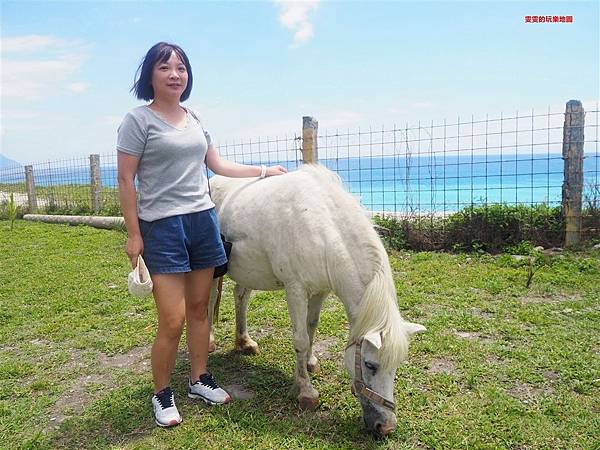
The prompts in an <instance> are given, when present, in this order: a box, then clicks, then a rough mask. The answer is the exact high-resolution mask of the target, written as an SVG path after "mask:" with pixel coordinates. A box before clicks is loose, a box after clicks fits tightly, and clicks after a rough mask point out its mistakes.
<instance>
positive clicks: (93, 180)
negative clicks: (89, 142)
mask: <svg viewBox="0 0 600 450" xmlns="http://www.w3.org/2000/svg"><path fill="white" fill-rule="evenodd" d="M90 184H91V194H92V210H93V211H94V213H96V214H97V213H98V212H100V209H102V180H101V178H100V155H90Z"/></svg>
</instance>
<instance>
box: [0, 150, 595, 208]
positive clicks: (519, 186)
mask: <svg viewBox="0 0 600 450" xmlns="http://www.w3.org/2000/svg"><path fill="white" fill-rule="evenodd" d="M599 156H600V155H597V154H594V153H592V152H590V153H589V154H588V156H586V158H585V160H584V186H585V189H584V195H585V193H586V192H590V191H591V189H590V187H591V186H592V185H595V186H599V185H600V170H599V167H600V157H599ZM275 163H279V164H283V165H285V166H287V167H288V169H290V170H292V169H294V168H295V167H296V165H297V162H295V161H278V162H275V161H272V162H271V163H269V164H275ZM320 163H321V164H324V165H325V166H327V167H328V168H330V169H331V170H333V171H335V172H336V173H337V174H338V175H340V177H341V178H342V180H343V181H344V184H345V185H346V187H347V189H348V190H349V191H350V192H352V193H354V194H356V195H357V196H359V197H360V199H361V201H362V203H363V205H364V206H365V207H366V208H367V209H370V210H372V211H389V212H412V211H415V212H425V213H427V212H437V213H444V212H451V211H457V210H459V209H461V208H463V207H464V206H467V205H471V204H480V203H485V202H487V203H509V204H515V203H524V204H532V203H542V202H543V203H548V204H550V205H557V204H560V201H561V196H562V183H563V170H564V162H563V159H562V157H561V155H560V154H544V155H541V154H540V155H533V157H532V155H526V156H523V157H516V156H515V155H514V154H513V155H510V156H509V155H502V156H500V155H487V156H485V155H473V156H470V155H469V156H464V157H456V156H453V157H450V156H446V157H440V156H438V157H435V158H434V157H429V156H421V157H415V156H411V157H407V156H405V155H402V156H396V157H367V158H364V157H363V158H337V159H322V160H320ZM15 173H16V174H17V179H15V176H14V174H15ZM34 175H35V183H36V185H38V186H49V185H67V184H89V168H87V167H85V166H83V167H77V168H73V167H62V168H61V167H52V168H51V169H50V168H49V167H46V166H43V165H42V166H34ZM101 179H102V184H103V186H107V187H116V185H117V183H116V167H115V166H111V165H102V167H101ZM3 182H5V183H24V175H23V171H22V170H19V171H17V172H13V174H12V176H10V179H9V178H7V177H6V176H3V175H2V172H0V183H3Z"/></svg>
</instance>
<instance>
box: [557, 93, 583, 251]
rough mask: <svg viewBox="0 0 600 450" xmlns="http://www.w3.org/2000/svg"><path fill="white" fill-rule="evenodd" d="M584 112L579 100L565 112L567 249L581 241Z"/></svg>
mask: <svg viewBox="0 0 600 450" xmlns="http://www.w3.org/2000/svg"><path fill="white" fill-rule="evenodd" d="M584 123H585V113H584V111H583V106H582V105H581V102H580V101H579V100H569V101H568V102H567V109H566V111H565V124H564V128H563V149H562V155H563V160H564V161H565V169H564V180H563V185H562V213H563V218H564V220H565V247H570V246H573V245H577V244H578V243H579V240H580V238H581V206H582V193H583V142H584V141H583V129H584Z"/></svg>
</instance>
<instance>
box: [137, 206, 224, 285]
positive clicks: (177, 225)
mask: <svg viewBox="0 0 600 450" xmlns="http://www.w3.org/2000/svg"><path fill="white" fill-rule="evenodd" d="M139 222H140V232H141V233H142V239H143V240H144V253H143V257H144V261H145V262H146V266H148V270H149V271H150V273H151V274H157V273H181V272H190V271H192V270H198V269H206V268H208V267H217V266H220V265H221V264H225V263H226V262H227V256H226V255H225V249H224V248H223V242H222V241H221V235H220V233H219V223H218V221H217V214H216V213H215V209H214V208H211V209H207V210H205V211H200V212H196V213H190V214H181V215H178V216H172V217H165V218H164V219H158V220H155V221H153V222H146V221H145V220H141V219H139Z"/></svg>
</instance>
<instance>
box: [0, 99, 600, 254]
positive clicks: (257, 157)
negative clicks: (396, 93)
mask: <svg viewBox="0 0 600 450" xmlns="http://www.w3.org/2000/svg"><path fill="white" fill-rule="evenodd" d="M219 151H220V153H221V155H222V156H224V157H226V158H228V159H231V160H234V161H237V162H244V163H254V164H259V163H261V164H275V163H278V164H283V165H285V166H286V167H287V168H288V169H290V170H293V169H294V168H296V167H298V165H300V164H302V163H305V162H316V161H318V162H319V163H321V164H323V165H325V166H327V167H328V168H330V169H331V170H333V171H335V172H336V173H337V174H338V175H339V176H340V177H341V179H342V180H343V181H344V183H345V185H346V187H347V188H348V190H349V191H350V192H352V193H354V194H355V195H356V196H358V197H359V198H360V200H361V202H362V203H363V205H364V206H365V207H366V208H367V209H368V210H369V211H371V212H372V214H373V215H375V216H376V221H378V222H379V224H380V225H384V226H386V227H387V228H391V229H393V230H395V234H394V236H395V239H396V241H395V244H396V245H398V246H409V247H413V248H447V247H449V246H456V243H460V245H461V246H466V247H468V248H471V249H476V248H477V247H478V246H480V247H482V248H483V249H487V250H495V249H499V248H501V247H502V246H503V245H507V244H518V243H519V242H521V241H524V240H525V241H529V242H531V243H533V244H541V245H547V246H559V245H574V244H577V243H578V242H579V241H580V240H581V239H598V238H599V233H600V232H599V230H600V182H599V174H600V171H599V169H598V166H599V161H598V159H599V151H598V105H597V104H596V107H595V108H594V109H593V110H588V111H585V112H584V110H583V107H582V104H581V102H579V101H576V100H571V101H569V102H568V103H567V105H566V110H565V111H564V112H563V111H561V112H553V111H551V110H550V109H549V110H548V111H546V112H544V113H539V112H534V111H531V112H528V113H519V112H516V113H514V114H510V115H505V114H501V115H500V116H497V117H489V116H486V117H485V118H478V119H475V118H474V117H470V118H468V119H465V118H463V117H459V118H457V119H456V120H452V121H447V120H444V121H443V122H438V123H434V122H433V121H432V122H429V123H424V122H418V123H417V124H415V125H408V124H405V125H403V126H393V127H390V128H385V127H381V128H377V129H374V128H369V129H368V130H365V129H362V128H361V129H358V130H352V131H351V130H326V131H324V132H321V131H319V129H318V123H317V121H316V120H315V118H312V117H304V118H303V128H302V133H301V134H293V135H290V136H285V137H279V138H269V137H267V138H264V139H263V138H259V139H255V140H247V141H240V142H225V143H221V144H220V145H219ZM116 184H117V183H116V153H115V152H112V153H109V154H103V155H90V156H89V157H86V158H78V159H70V160H63V161H53V162H44V163H37V164H32V165H27V166H24V167H23V166H13V167H7V168H0V205H3V206H4V208H1V207H0V213H2V209H4V210H5V209H6V205H7V204H8V202H9V196H10V194H11V193H12V194H13V198H14V199H15V202H16V203H17V204H18V205H20V206H21V210H22V212H25V211H29V212H34V211H37V212H45V213H69V214H101V215H118V214H119V206H118V195H117V187H116ZM484 243H485V244H484Z"/></svg>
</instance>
